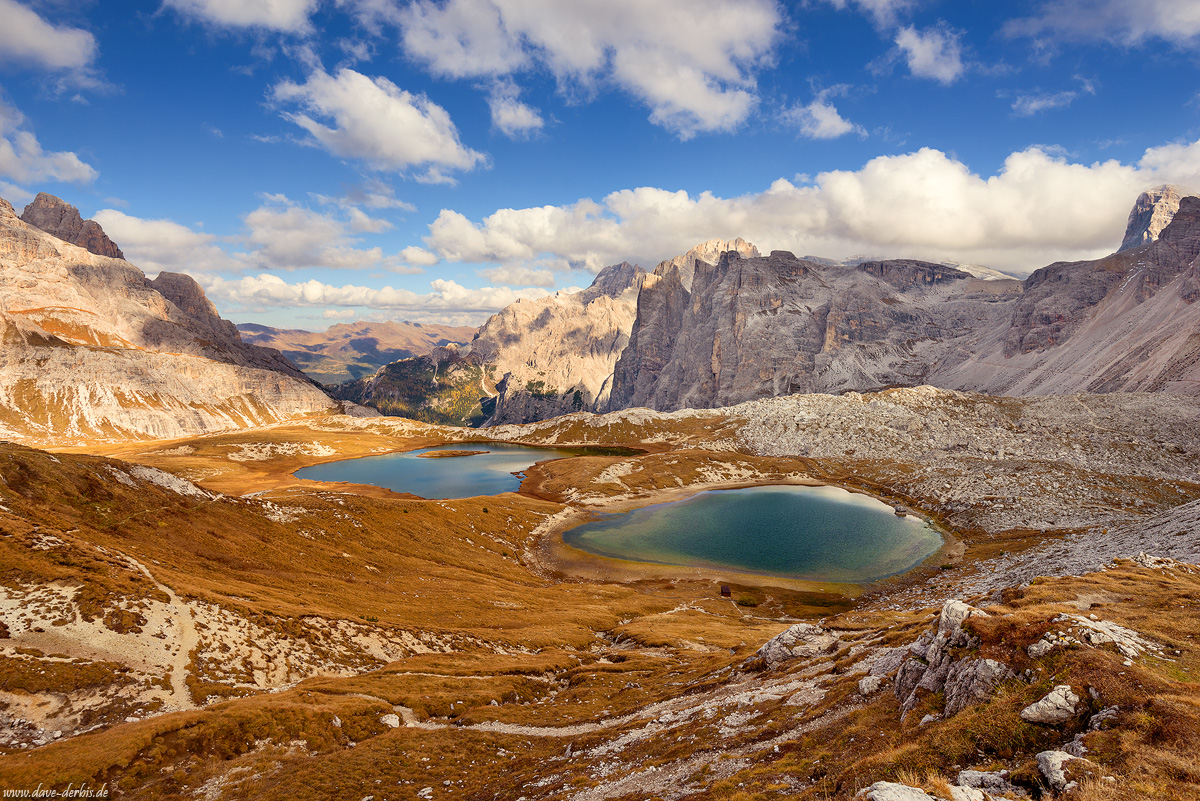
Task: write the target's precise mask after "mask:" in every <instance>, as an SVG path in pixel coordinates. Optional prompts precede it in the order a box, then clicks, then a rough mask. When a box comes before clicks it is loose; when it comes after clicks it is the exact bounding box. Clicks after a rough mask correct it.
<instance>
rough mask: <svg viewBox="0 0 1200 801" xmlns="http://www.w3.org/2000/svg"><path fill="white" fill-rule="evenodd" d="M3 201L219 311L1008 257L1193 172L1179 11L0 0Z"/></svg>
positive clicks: (1081, 243) (1004, 265)
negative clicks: (798, 259) (66, 206)
mask: <svg viewBox="0 0 1200 801" xmlns="http://www.w3.org/2000/svg"><path fill="white" fill-rule="evenodd" d="M0 19H2V20H3V21H4V24H3V25H2V26H0V196H2V197H4V198H6V199H7V200H9V201H10V202H12V203H13V205H14V206H15V207H16V208H17V210H18V212H19V211H20V210H21V209H22V208H23V206H24V205H25V204H26V203H28V202H29V201H30V200H31V199H32V198H33V196H34V195H35V194H36V193H37V192H38V191H48V192H51V193H52V194H55V195H58V196H60V197H62V198H63V199H64V200H66V201H67V202H69V203H72V204H74V205H76V206H78V207H79V208H80V211H81V212H82V213H83V215H84V216H85V217H91V218H94V219H96V220H97V221H99V222H100V223H101V225H103V227H104V228H105V230H106V231H107V232H108V234H109V235H110V236H111V237H112V238H113V239H114V240H115V241H116V242H117V244H118V245H120V246H121V247H122V249H123V250H124V252H125V254H126V256H127V258H128V259H129V260H130V261H131V262H132V263H134V264H136V265H137V266H138V267H140V268H142V269H143V270H145V271H146V272H147V274H149V275H151V276H153V275H154V274H156V273H157V272H159V271H160V270H170V271H176V272H187V273H189V274H191V275H193V276H195V277H196V279H197V280H198V281H199V282H200V283H201V285H202V286H204V288H205V290H206V291H207V292H208V294H209V296H210V297H211V298H212V300H213V301H214V303H215V304H216V305H217V307H218V308H219V309H220V311H221V312H222V314H223V315H225V316H227V317H229V318H230V319H233V320H235V321H237V322H250V321H253V322H261V323H266V324H269V325H275V326H281V327H298V328H308V329H311V330H319V329H323V328H325V327H326V326H328V325H330V324H332V323H335V322H340V321H348V320H355V319H380V320H384V319H393V320H403V319H409V320H414V321H423V322H448V323H455V324H477V323H479V322H482V321H483V319H485V318H486V317H487V316H488V315H489V314H491V313H492V312H494V311H496V310H498V309H499V308H502V307H503V306H505V305H507V304H508V303H510V302H512V301H513V300H515V299H517V298H518V297H527V298H532V297H539V296H541V295H544V294H546V293H548V292H553V291H556V290H562V289H569V288H573V287H581V286H586V285H587V284H588V283H590V281H591V278H592V276H593V275H594V273H595V272H597V271H598V270H599V269H601V268H602V267H604V266H606V265H608V264H613V263H617V262H620V261H624V260H628V261H631V262H634V263H638V264H640V265H641V266H642V267H644V268H646V269H648V270H649V269H653V267H654V266H655V265H656V264H657V263H658V262H659V261H661V260H663V259H667V258H671V257H672V256H675V255H678V254H679V253H682V252H684V251H686V250H687V249H688V248H690V247H692V246H693V245H696V244H698V243H700V242H703V241H705V240H708V239H712V238H723V239H730V238H734V237H738V236H741V237H743V238H745V239H747V240H749V241H751V242H753V243H755V244H756V245H757V246H758V247H759V248H760V249H761V250H763V251H764V252H765V251H769V250H772V249H783V250H790V251H792V252H794V253H796V254H797V255H815V256H823V257H830V258H845V257H849V256H855V255H865V256H875V257H884V258H918V259H928V260H935V261H941V260H952V261H957V262H963V263H968V264H980V265H984V266H987V267H991V268H994V269H999V270H1004V271H1007V272H1010V273H1013V274H1017V275H1024V274H1028V273H1029V272H1031V271H1032V270H1035V269H1037V268H1038V267H1041V266H1044V265H1045V264H1048V263H1050V262H1053V261H1057V260H1063V259H1083V258H1095V257H1098V256H1101V255H1104V254H1106V253H1109V252H1112V251H1113V250H1115V249H1116V247H1117V246H1118V245H1119V243H1120V240H1121V236H1122V234H1123V232H1124V226H1125V221H1126V216H1127V215H1128V212H1129V209H1130V207H1131V205H1132V204H1133V202H1134V200H1135V198H1136V197H1137V194H1138V193H1139V192H1141V191H1143V190H1144V189H1147V188H1149V187H1151V186H1155V185H1158V184H1162V183H1174V184H1182V185H1184V186H1192V187H1196V188H1200V81H1198V80H1197V78H1198V77H1200V73H1198V70H1197V67H1198V58H1200V3H1197V2H1195V0H1142V2H1138V3H1129V2H1127V1H1124V0H1013V1H1012V2H1006V3H995V2H985V1H984V0H958V2H954V1H952V0H940V1H938V0H796V1H794V2H788V3H777V2H774V1H773V0H656V1H655V2H645V0H574V1H573V2H554V0H145V1H144V2H139V1H133V2H127V3H119V4H114V3H101V2H99V1H98V0H82V1H80V0H74V1H70V2H69V1H68V0H0Z"/></svg>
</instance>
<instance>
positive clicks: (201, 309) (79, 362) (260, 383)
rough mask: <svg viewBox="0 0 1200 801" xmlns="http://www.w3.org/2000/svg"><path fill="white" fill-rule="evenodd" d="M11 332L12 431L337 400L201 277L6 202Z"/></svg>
mask: <svg viewBox="0 0 1200 801" xmlns="http://www.w3.org/2000/svg"><path fill="white" fill-rule="evenodd" d="M46 197H49V196H46ZM52 200H54V201H57V198H52ZM36 202H37V201H35V203H36ZM40 205H41V206H42V207H49V206H54V205H61V206H64V207H66V206H67V204H65V203H62V202H61V201H57V204H52V203H47V202H46V201H45V200H44V199H43V201H42V203H41V204H40ZM68 208H70V207H68ZM97 228H98V226H97ZM99 233H100V234H101V235H102V234H103V231H100V232H99ZM104 238H105V239H106V240H107V237H104ZM114 247H115V245H114ZM0 335H2V337H3V348H0V435H2V436H5V437H8V438H10V439H16V440H21V441H32V442H37V443H38V444H41V445H46V444H70V443H82V442H86V441H91V440H97V439H109V440H111V439H127V438H164V437H182V436H187V435H191V434H198V433H204V432H208V431H216V430H223V429H229V428H241V427H245V426H251V425H262V424H265V423H272V422H277V421H279V420H284V419H288V418H289V417H293V416H295V415H299V414H308V413H312V412H318V411H324V410H328V409H331V408H333V406H334V404H333V401H332V400H331V399H330V398H329V397H328V396H327V395H326V394H325V393H324V392H322V391H321V390H320V389H319V388H318V387H316V386H315V385H314V384H313V383H312V382H311V381H310V380H309V379H308V378H307V377H306V376H305V375H304V374H303V373H301V372H300V371H299V370H298V369H296V367H295V365H293V364H291V362H289V361H288V360H287V359H286V358H284V357H283V356H282V355H281V354H280V353H279V352H278V351H276V350H272V349H270V348H260V347H257V346H255V345H249V344H246V343H244V342H242V340H241V338H240V337H239V336H238V332H237V329H236V328H235V327H234V325H233V323H231V322H229V321H227V320H223V319H221V317H220V316H219V315H218V314H217V312H216V309H215V308H214V307H213V305H212V303H210V302H209V300H208V298H207V297H205V295H204V291H203V290H202V289H201V288H200V286H199V285H198V284H197V283H196V282H195V281H194V280H193V279H192V278H190V277H189V276H186V275H181V274H176V273H161V274H159V276H158V277H157V278H155V279H154V280H150V279H147V278H146V276H145V274H143V273H142V271H141V270H139V269H137V268H136V267H134V266H133V265H131V264H129V263H128V262H126V261H124V260H122V259H118V258H114V257H109V256H105V255H98V254H94V253H92V252H90V251H88V250H86V249H84V248H83V247H80V246H76V245H74V244H71V243H68V242H65V241H64V240H62V239H60V238H58V237H57V236H54V235H51V234H49V233H47V232H45V231H43V230H41V229H39V228H37V227H35V226H33V225H30V224H28V223H26V222H24V221H22V220H21V219H19V218H18V217H17V215H16V212H15V211H14V210H13V208H12V206H11V205H10V204H9V203H8V202H7V201H4V200H0Z"/></svg>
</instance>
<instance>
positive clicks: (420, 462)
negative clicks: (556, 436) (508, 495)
mask: <svg viewBox="0 0 1200 801" xmlns="http://www.w3.org/2000/svg"><path fill="white" fill-rule="evenodd" d="M436 451H486V452H485V453H476V454H472V455H470V456H445V457H441V458H428V457H425V458H422V457H421V454H422V453H430V452H436ZM582 452H585V451H581V450H565V449H556V448H531V447H529V446H527V445H513V444H511V443H507V442H460V443H457V444H453V445H439V446H437V447H435V448H424V449H422V450H419V451H409V452H408V453H389V454H386V455H384V456H364V457H362V458H360V459H345V460H342V461H340V462H326V463H325V464H318V465H313V466H312V467H305V468H302V469H300V470H297V471H296V477H297V478H307V479H310V480H312V481H348V482H351V483H354V484H370V485H372V486H375V487H386V488H387V489H390V490H392V491H394V492H408V493H411V494H413V495H417V496H420V497H422V498H431V499H435V498H436V499H446V498H470V497H473V496H475V495H498V494H500V493H501V492H516V491H517V490H518V489H520V487H521V478H522V476H521V475H520V474H521V473H523V472H524V471H525V470H527V469H528V468H529V467H530V466H531V465H532V464H534V463H535V462H542V461H545V460H547V459H561V458H564V457H567V456H578V455H579V454H580V453H582Z"/></svg>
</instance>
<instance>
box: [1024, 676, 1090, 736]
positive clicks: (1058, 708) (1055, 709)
mask: <svg viewBox="0 0 1200 801" xmlns="http://www.w3.org/2000/svg"><path fill="white" fill-rule="evenodd" d="M1078 706H1079V696H1078V695H1076V694H1075V692H1074V691H1073V690H1072V689H1071V685H1069V684H1060V685H1058V686H1057V687H1055V688H1054V689H1053V690H1051V691H1050V692H1049V693H1047V694H1046V696H1045V697H1044V698H1042V699H1041V700H1040V701H1038V702H1036V703H1033V704H1030V705H1029V706H1027V707H1025V708H1024V709H1022V710H1021V719H1022V720H1026V721H1029V722H1030V723H1043V724H1046V725H1049V726H1054V725H1057V724H1059V723H1066V722H1067V721H1068V720H1070V719H1071V718H1073V717H1075V710H1076V709H1077V708H1078Z"/></svg>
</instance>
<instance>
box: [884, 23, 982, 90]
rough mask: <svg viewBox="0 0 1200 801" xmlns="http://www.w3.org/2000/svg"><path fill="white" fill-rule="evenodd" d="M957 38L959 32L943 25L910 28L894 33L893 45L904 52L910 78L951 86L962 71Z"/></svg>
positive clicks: (959, 42) (960, 49)
mask: <svg viewBox="0 0 1200 801" xmlns="http://www.w3.org/2000/svg"><path fill="white" fill-rule="evenodd" d="M960 38H961V35H960V34H959V33H957V32H955V31H952V30H950V29H949V28H947V27H946V26H944V25H943V26H935V27H933V28H929V29H927V30H924V31H920V30H917V29H916V28H915V27H913V26H911V25H910V26H907V27H904V28H901V29H900V30H899V31H898V32H897V33H896V46H897V47H899V48H900V50H901V51H902V52H903V54H904V59H905V61H906V62H907V63H908V69H909V71H910V72H912V74H913V75H915V76H917V77H918V78H932V79H933V80H935V81H937V82H938V83H942V84H951V83H954V82H955V81H956V80H958V79H959V78H960V77H961V76H962V74H963V71H964V69H965V67H964V66H963V61H962V43H961V41H960Z"/></svg>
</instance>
